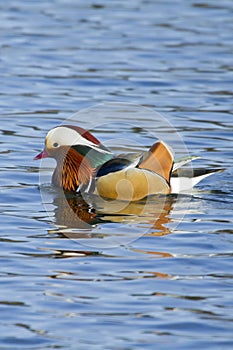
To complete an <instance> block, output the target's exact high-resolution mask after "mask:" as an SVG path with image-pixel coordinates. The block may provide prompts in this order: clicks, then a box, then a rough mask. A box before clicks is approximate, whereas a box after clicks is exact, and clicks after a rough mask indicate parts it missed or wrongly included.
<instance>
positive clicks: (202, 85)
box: [0, 0, 233, 350]
mask: <svg viewBox="0 0 233 350" xmlns="http://www.w3.org/2000/svg"><path fill="white" fill-rule="evenodd" d="M232 18H233V3H232V1H230V0H223V1H215V0H213V1H210V0H209V1H204V2H200V1H197V0H192V1H185V0H177V1H171V0H166V1H152V0H135V1H131V2H126V1H122V0H114V1H107V0H100V1H91V0H88V1H86V0H85V1H84V0H80V1H74V0H69V1H65V0H53V1H48V0H42V1H39V2H34V1H29V0H28V1H21V2H20V1H16V0H13V1H10V2H7V1H5V2H3V1H2V2H1V3H0V38H1V39H0V52H1V55H0V76H1V84H0V118H1V141H0V158H1V166H0V172H1V176H0V194H1V203H0V213H1V225H0V286H1V289H0V312H1V320H0V349H4V350H5V349H55V348H56V349H94V350H99V349H101V350H102V349H105V350H109V349H111V350H120V349H121V350H126V349H127V350H131V349H132V350H134V349H151V350H152V349H155V348H156V349H161V350H163V349H170V348H172V349H177V350H178V349H179V350H182V349H183V350H186V349H211V350H214V349H216V350H218V349H232V347H233V337H232V334H233V323H232V320H233V319H232V313H233V274H232V257H233V238H232V237H233V236H232V234H233V225H232V217H233V215H232V214H233V212H232V207H233V205H232V202H233V196H232V175H233V171H232V159H233V158H232V149H233V108H232V106H233V105H232V96H233V70H232V53H233V40H232V33H233V20H232ZM112 102H114V103H121V105H120V108H122V106H123V107H124V106H126V107H124V108H125V109H127V104H129V103H130V104H131V106H132V105H133V106H145V107H146V108H148V109H149V110H150V111H157V112H159V113H160V114H162V115H164V116H166V118H167V120H168V122H169V123H170V124H171V127H172V130H175V131H176V132H178V134H179V137H180V138H181V139H182V140H183V141H184V143H185V145H186V147H187V149H188V152H189V153H190V154H192V155H196V156H199V157H200V159H198V160H196V161H195V164H196V165H197V166H198V167H206V168H210V167H211V168H225V171H224V172H222V173H219V174H216V175H213V176H212V177H211V178H209V179H206V180H204V181H203V182H202V183H201V184H200V185H199V186H198V187H197V188H196V190H195V191H194V192H193V193H192V194H189V195H184V196H178V197H176V196H170V197H169V198H163V202H161V201H160V200H158V199H157V201H156V200H155V201H154V203H150V205H149V206H148V207H147V211H146V212H144V213H143V215H142V212H141V206H140V205H142V204H138V205H135V206H131V207H130V208H129V211H128V212H125V211H122V212H121V213H120V214H121V215H118V216H115V215H114V213H113V211H114V210H115V208H111V207H108V206H107V208H106V207H105V208H101V210H102V214H101V215H99V216H98V215H97V217H96V216H94V217H93V216H92V213H91V212H90V211H88V208H87V207H86V206H85V204H84V203H82V202H80V201H77V200H73V199H71V201H70V203H69V204H70V207H68V209H67V211H65V210H64V206H63V205H64V203H63V202H62V200H63V197H62V196H60V193H59V191H57V190H56V189H54V188H52V187H51V185H50V184H49V182H46V183H42V182H43V181H42V178H41V177H40V176H39V173H40V164H39V162H35V161H33V157H34V156H35V155H36V154H37V153H38V152H39V151H40V150H41V149H42V148H43V143H44V138H45V135H46V133H47V131H48V130H49V129H51V128H52V127H54V126H56V125H59V124H60V123H62V122H63V121H64V120H65V119H66V118H68V117H70V115H72V114H74V113H75V112H77V111H80V110H81V111H84V112H82V113H81V114H78V118H79V116H80V120H77V124H78V125H80V126H82V127H85V128H91V129H96V133H95V135H96V136H97V137H98V138H99V139H101V140H102V141H103V142H106V143H108V144H109V145H111V146H112V147H113V148H114V149H115V150H116V151H127V150H130V151H132V150H135V149H136V150H138V151H139V150H145V149H147V148H148V147H149V146H150V145H151V144H152V143H153V142H154V141H153V140H154V135H155V136H156V135H157V134H158V133H163V134H164V137H166V130H165V129H166V128H165V129H164V130H158V127H157V124H156V118H153V113H152V114H151V112H148V113H149V115H147V114H146V113H145V115H144V114H143V113H139V115H137V114H135V115H134V114H132V116H131V117H129V113H128V112H127V111H126V112H127V113H126V114H124V112H123V111H122V113H121V114H120V116H119V118H118V117H116V116H115V114H114V117H113V114H112V115H111V113H110V112H109V108H108V107H107V112H106V113H104V111H103V110H101V111H103V113H102V112H101V113H99V112H98V111H99V110H98V108H97V109H95V108H96V107H93V106H96V105H97V104H99V103H101V104H102V105H101V106H109V104H108V103H110V104H111V103H112ZM122 104H123V105H122ZM86 108H89V109H87V112H85V111H86V110H85V109H86ZM90 108H91V109H90ZM92 108H93V109H92ZM104 108H105V107H104ZM124 108H123V109H124ZM140 108H141V107H140ZM140 108H139V109H140ZM140 110H141V109H140ZM119 123H120V124H119ZM160 135H161V134H160ZM41 194H42V196H41ZM161 203H162V207H161ZM98 205H99V204H98ZM70 209H71V211H72V213H70ZM127 210H128V209H127ZM80 212H81V214H80ZM77 213H79V214H77ZM87 213H89V214H88V215H87ZM71 214H72V215H71ZM128 214H130V215H128ZM80 215H81V216H80ZM74 217H75V218H74ZM76 220H78V221H76ZM54 224H55V225H54ZM85 224H87V226H85ZM82 225H84V226H82ZM109 242H110V243H109ZM112 242H114V244H112Z"/></svg>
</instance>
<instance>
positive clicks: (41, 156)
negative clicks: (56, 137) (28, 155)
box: [34, 150, 49, 160]
mask: <svg viewBox="0 0 233 350" xmlns="http://www.w3.org/2000/svg"><path fill="white" fill-rule="evenodd" d="M46 157H49V155H48V153H47V152H46V151H45V150H43V151H42V152H40V153H39V154H37V156H36V157H35V158H34V160H37V159H42V158H46Z"/></svg>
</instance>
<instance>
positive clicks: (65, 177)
mask: <svg viewBox="0 0 233 350" xmlns="http://www.w3.org/2000/svg"><path fill="white" fill-rule="evenodd" d="M47 157H50V158H54V159H55V160H56V162H57V166H56V168H55V170H54V173H53V176H52V183H53V184H54V185H56V186H59V187H62V188H63V189H64V190H65V191H76V190H77V188H78V187H79V186H80V185H86V184H88V183H89V181H90V179H91V178H92V176H93V174H94V173H95V170H96V168H97V167H99V166H100V165H101V164H103V163H105V162H106V161H107V160H110V159H111V158H112V157H113V154H112V153H111V151H110V150H109V149H108V148H107V147H105V146H104V145H103V144H102V143H100V141H99V140H98V139H97V138H95V137H94V136H93V135H92V134H91V133H90V132H89V131H87V130H85V129H83V128H81V127H77V126H72V125H61V126H58V127H56V128H54V129H52V130H50V131H49V132H48V134H47V136H46V138H45V148H44V150H43V151H42V152H41V153H39V154H38V155H37V156H36V157H35V158H34V159H35V160H37V159H42V158H47Z"/></svg>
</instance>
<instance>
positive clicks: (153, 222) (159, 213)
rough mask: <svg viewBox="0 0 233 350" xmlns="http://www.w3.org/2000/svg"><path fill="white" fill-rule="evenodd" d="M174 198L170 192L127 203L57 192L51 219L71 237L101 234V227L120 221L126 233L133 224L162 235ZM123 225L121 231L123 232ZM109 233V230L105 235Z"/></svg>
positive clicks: (166, 232) (165, 231)
mask: <svg viewBox="0 0 233 350" xmlns="http://www.w3.org/2000/svg"><path fill="white" fill-rule="evenodd" d="M174 200H175V199H174V197H173V196H153V198H150V199H149V200H145V201H140V202H132V203H126V202H122V201H109V200H108V201H105V200H102V199H100V198H99V197H96V196H92V197H88V198H87V201H85V200H84V199H83V198H82V197H81V196H78V195H66V196H64V195H61V192H57V195H55V197H54V198H53V206H54V207H55V209H54V223H55V224H56V226H57V227H58V228H59V229H58V232H59V233H61V234H63V235H65V236H66V237H68V238H72V239H82V238H85V239H86V238H88V239H90V238H96V237H98V238H104V237H105V236H106V232H105V231H103V228H104V227H105V226H108V225H114V224H119V223H120V224H121V225H123V226H122V227H123V228H124V227H126V228H127V231H126V232H125V234H128V235H129V234H130V232H129V231H130V230H133V229H135V227H136V228H137V230H140V236H141V235H142V234H144V233H147V232H148V230H149V231H150V233H149V235H165V234H169V233H170V231H169V229H168V228H167V227H166V224H167V223H168V222H169V213H170V212H171V210H172V208H173V203H174ZM122 227H121V232H120V233H119V234H120V235H124V230H123V229H122ZM111 228H112V226H111ZM111 234H112V230H109V231H108V236H110V235H111Z"/></svg>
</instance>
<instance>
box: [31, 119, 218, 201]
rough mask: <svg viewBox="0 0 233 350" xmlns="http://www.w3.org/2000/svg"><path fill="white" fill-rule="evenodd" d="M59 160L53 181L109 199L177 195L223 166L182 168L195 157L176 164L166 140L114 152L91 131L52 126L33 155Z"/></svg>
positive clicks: (70, 189) (74, 127)
mask: <svg viewBox="0 0 233 350" xmlns="http://www.w3.org/2000/svg"><path fill="white" fill-rule="evenodd" d="M46 157H51V158H54V159H55V160H56V162H57V165H56V168H55V170H54V172H53V175H52V183H53V184H54V185H55V186H58V187H62V188H63V190H64V191H65V192H77V191H81V192H82V191H83V193H84V192H86V193H93V194H97V195H100V196H101V197H104V198H108V199H119V200H127V201H137V200H140V199H143V198H145V197H147V196H149V195H152V194H165V195H166V194H169V193H179V192H183V191H188V190H190V189H191V188H192V187H193V186H195V185H196V184H197V183H198V182H200V181H201V180H202V179H204V178H205V177H207V176H209V175H211V174H212V173H215V172H219V171H222V169H208V170H203V169H196V170H193V171H192V170H191V171H190V169H184V170H182V171H180V168H181V167H182V166H183V165H185V164H186V163H188V162H190V161H191V160H192V159H193V158H196V157H190V158H187V159H184V160H181V161H179V162H174V157H173V153H172V150H171V148H170V147H169V146H168V145H166V144H165V142H163V141H157V142H156V143H154V144H153V145H152V146H151V148H150V149H149V151H147V152H142V153H129V154H121V155H117V156H116V155H114V154H113V152H112V151H111V150H110V149H109V148H107V147H105V146H104V145H103V144H102V143H101V142H100V141H99V140H98V139H97V138H96V137H95V136H93V135H92V134H91V133H90V132H89V131H87V130H85V129H83V128H81V127H78V126H73V125H61V126H57V127H55V128H53V129H52V130H50V131H49V132H48V134H47V136H46V139H45V148H44V150H43V151H42V152H41V153H39V154H38V155H37V156H36V157H35V158H34V159H42V158H46Z"/></svg>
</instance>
